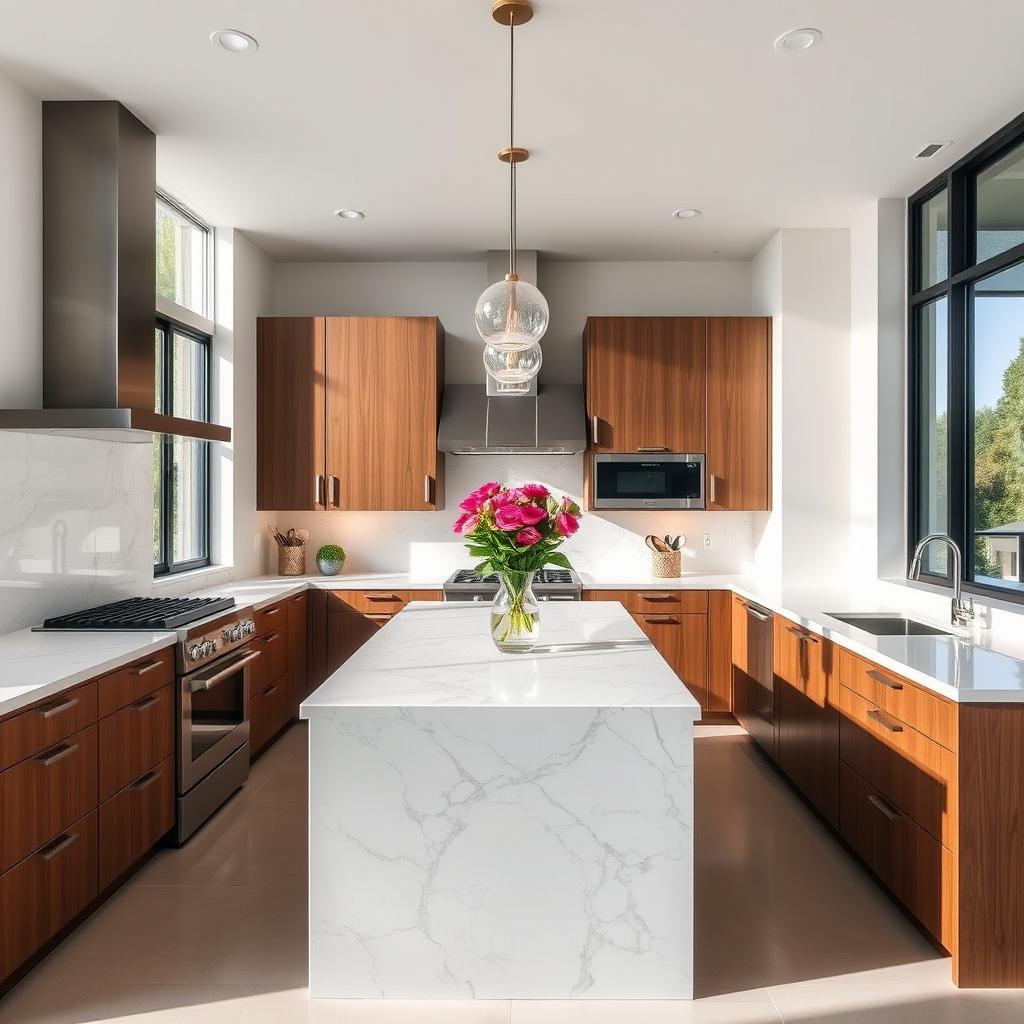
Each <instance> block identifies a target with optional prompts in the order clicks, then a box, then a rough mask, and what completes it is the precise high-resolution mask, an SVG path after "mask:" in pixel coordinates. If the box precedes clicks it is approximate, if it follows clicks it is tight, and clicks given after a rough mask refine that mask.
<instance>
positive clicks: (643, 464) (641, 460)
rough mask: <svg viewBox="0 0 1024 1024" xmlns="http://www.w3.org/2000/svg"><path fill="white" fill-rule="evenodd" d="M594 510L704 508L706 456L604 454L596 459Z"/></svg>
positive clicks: (631, 453)
mask: <svg viewBox="0 0 1024 1024" xmlns="http://www.w3.org/2000/svg"><path fill="white" fill-rule="evenodd" d="M592 483H593V495H594V498H593V506H594V508H595V509H617V508H619V509H661V508H663V509H686V508H697V509H701V508H704V455H703V454H699V453H696V452H685V453H684V452H602V453H600V454H597V455H595V456H594V465H593V481H592Z"/></svg>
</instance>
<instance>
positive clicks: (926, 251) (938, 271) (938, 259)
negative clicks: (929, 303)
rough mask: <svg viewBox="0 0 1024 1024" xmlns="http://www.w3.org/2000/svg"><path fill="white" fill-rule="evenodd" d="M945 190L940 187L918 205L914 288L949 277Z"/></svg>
mask: <svg viewBox="0 0 1024 1024" xmlns="http://www.w3.org/2000/svg"><path fill="white" fill-rule="evenodd" d="M947 199H948V193H947V191H946V189H943V190H942V191H941V192H939V193H938V194H937V195H934V196H932V198H931V199H926V200H925V201H924V202H923V203H922V204H921V206H920V207H919V217H920V223H919V233H920V237H919V238H918V244H919V245H920V250H921V263H920V266H919V267H918V279H917V286H918V288H929V287H931V285H933V284H938V283H939V281H945V280H946V278H947V277H948V276H949V228H948V223H947V217H948V207H949V204H948V202H947Z"/></svg>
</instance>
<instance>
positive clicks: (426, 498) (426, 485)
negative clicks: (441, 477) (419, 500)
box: [423, 473, 430, 505]
mask: <svg viewBox="0 0 1024 1024" xmlns="http://www.w3.org/2000/svg"><path fill="white" fill-rule="evenodd" d="M423 504H424V505H429V504H430V474H429V473H424V475H423Z"/></svg>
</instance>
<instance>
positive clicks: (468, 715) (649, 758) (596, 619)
mask: <svg viewBox="0 0 1024 1024" xmlns="http://www.w3.org/2000/svg"><path fill="white" fill-rule="evenodd" d="M542 614H543V623H542V634H541V643H540V645H539V646H538V648H537V649H536V650H535V651H534V652H533V654H531V655H503V654H500V653H499V652H498V651H497V650H496V649H495V648H494V645H493V643H492V642H491V639H490V636H489V634H488V622H489V609H488V608H487V607H486V606H483V607H481V606H480V605H472V604H439V603H417V604H411V605H409V606H407V608H406V609H405V610H404V611H403V612H401V613H400V614H399V615H397V616H396V617H395V618H394V619H393V620H392V621H391V622H390V623H388V624H387V625H386V626H384V627H383V628H382V629H381V630H380V632H379V633H378V634H377V635H376V636H375V637H373V638H372V639H371V640H370V641H369V642H368V643H367V644H366V645H364V646H363V647H362V648H360V649H359V651H357V652H356V653H355V654H354V655H353V656H352V657H351V658H350V659H349V660H348V661H347V662H346V663H345V664H344V665H343V666H342V667H341V668H340V669H339V670H338V671H337V672H335V673H334V674H333V675H332V676H331V677H330V678H329V679H328V680H327V681H326V682H325V683H324V685H323V686H321V687H320V688H319V689H318V690H316V691H315V692H314V693H313V694H311V695H310V696H309V697H308V698H307V700H306V701H305V703H304V704H303V705H302V712H301V714H302V717H303V718H306V719H308V720H309V723H310V753H309V782H310V792H309V804H310V806H309V812H310V813H309V860H310V875H309V887H310V892H309V903H310V906H309V975H310V976H309V988H310V995H311V996H313V997H323V998H372V997H379V998H395V999H433V998H436V999H467V998H480V999H548V998H550V999H565V998H575V997H581V998H588V999H637V998H639V999H689V998H692V996H693V723H694V721H696V720H697V719H699V718H700V707H699V705H698V703H697V701H696V700H695V699H694V698H693V696H691V694H690V693H689V692H688V691H687V690H686V689H685V688H683V686H682V685H681V684H680V682H679V680H678V678H677V677H676V675H675V673H673V672H672V670H671V669H670V668H669V667H668V665H667V664H666V663H665V662H664V661H663V660H662V658H661V656H660V655H659V654H658V653H657V651H655V649H654V648H653V647H652V646H651V644H650V642H649V641H648V640H647V638H646V637H645V636H644V634H643V633H642V632H641V630H640V628H639V627H638V626H637V625H636V624H635V623H634V622H633V620H632V618H631V617H630V616H629V615H628V614H627V613H626V611H625V610H624V609H623V608H622V606H621V605H619V604H617V603H615V602H579V603H571V604H570V603H566V604H551V605H547V606H544V607H543V611H542Z"/></svg>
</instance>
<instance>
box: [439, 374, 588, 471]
mask: <svg viewBox="0 0 1024 1024" xmlns="http://www.w3.org/2000/svg"><path fill="white" fill-rule="evenodd" d="M437 445H438V448H440V449H441V451H443V452H449V453H451V454H452V455H574V454H576V453H578V452H582V451H583V450H584V449H585V448H586V447H587V437H586V419H585V417H584V412H583V390H582V388H581V387H580V385H579V384H545V383H543V382H541V383H539V384H538V385H537V387H536V389H531V390H530V391H529V392H528V393H527V394H522V395H495V394H488V389H487V388H486V387H485V386H484V385H483V384H446V385H445V389H444V401H443V403H442V406H441V422H440V425H439V426H438V431H437Z"/></svg>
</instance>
